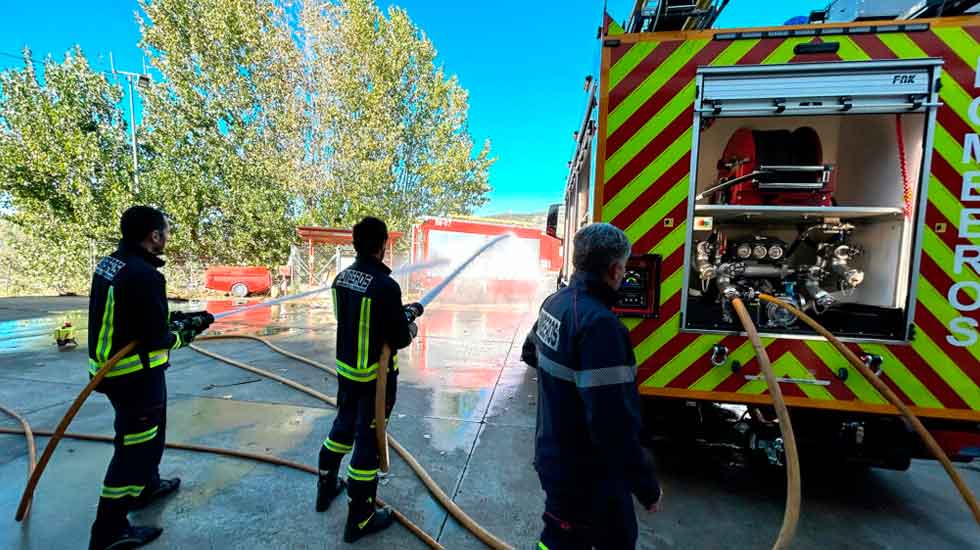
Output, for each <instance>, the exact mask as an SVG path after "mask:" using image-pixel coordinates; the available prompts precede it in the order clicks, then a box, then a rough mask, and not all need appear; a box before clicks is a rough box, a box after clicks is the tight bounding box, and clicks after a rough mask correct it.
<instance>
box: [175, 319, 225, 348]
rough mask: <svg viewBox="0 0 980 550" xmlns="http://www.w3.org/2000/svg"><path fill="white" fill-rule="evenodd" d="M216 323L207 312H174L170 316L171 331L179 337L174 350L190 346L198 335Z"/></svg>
mask: <svg viewBox="0 0 980 550" xmlns="http://www.w3.org/2000/svg"><path fill="white" fill-rule="evenodd" d="M213 322H214V315H211V314H210V313H208V312H207V311H200V312H196V313H190V314H188V313H183V312H179V311H178V312H174V314H173V315H171V316H170V330H171V331H172V332H173V333H174V335H175V336H177V343H175V344H174V349H179V348H182V347H185V346H187V345H189V344H190V343H191V342H193V341H194V338H196V337H197V335H198V334H201V333H202V332H204V331H205V330H207V329H208V327H210V326H211V323H213Z"/></svg>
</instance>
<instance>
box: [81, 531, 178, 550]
mask: <svg viewBox="0 0 980 550" xmlns="http://www.w3.org/2000/svg"><path fill="white" fill-rule="evenodd" d="M161 533H163V529H161V528H159V527H145V526H139V525H127V526H125V527H124V528H122V529H121V530H115V531H114V532H112V533H102V532H99V530H97V529H96V526H95V525H93V526H92V538H91V539H89V543H88V550H122V549H123V548H139V547H140V546H144V545H147V544H149V543H151V542H153V541H155V540H156V539H157V537H159V536H160V534H161Z"/></svg>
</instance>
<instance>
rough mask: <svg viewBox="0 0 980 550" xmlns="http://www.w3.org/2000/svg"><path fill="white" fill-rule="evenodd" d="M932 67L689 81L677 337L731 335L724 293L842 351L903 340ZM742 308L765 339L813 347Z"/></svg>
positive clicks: (895, 65)
mask: <svg viewBox="0 0 980 550" xmlns="http://www.w3.org/2000/svg"><path fill="white" fill-rule="evenodd" d="M938 67H939V64H938V62H937V61H935V60H931V59H918V60H908V61H889V62H876V61H866V62H837V63H820V64H797V65H777V66H768V67H758V66H751V67H724V68H702V69H700V70H699V71H698V75H697V82H698V90H699V93H698V96H697V98H696V102H695V115H694V128H695V129H700V131H699V132H695V133H694V138H693V140H694V144H693V147H692V161H691V173H692V175H695V177H693V178H691V182H690V193H689V201H688V207H689V212H688V219H689V220H692V223H690V224H688V225H689V229H688V235H687V245H686V247H685V260H686V261H685V265H686V267H687V273H688V275H687V278H686V279H687V285H686V286H685V288H684V295H683V298H682V317H681V319H682V329H683V330H688V331H703V332H720V333H735V332H739V331H740V330H741V328H740V325H739V323H738V320H737V319H736V318H735V316H734V313H733V312H732V311H731V310H730V307H729V305H728V302H727V300H724V299H722V298H721V296H720V293H721V292H722V291H723V289H724V288H726V287H728V286H731V285H734V286H735V287H736V288H738V289H739V290H740V291H742V292H743V293H745V292H746V291H747V293H748V294H749V295H751V294H752V293H753V292H763V293H766V294H771V295H774V296H777V297H778V298H780V299H782V300H784V301H787V302H789V303H791V304H793V305H796V306H797V307H800V308H801V309H803V310H804V311H806V312H807V313H808V314H810V315H811V316H813V317H814V318H816V319H817V320H818V321H819V322H821V323H822V324H824V325H825V326H826V327H827V328H828V329H829V330H831V331H832V332H834V333H835V334H838V335H840V336H843V337H847V338H852V339H860V340H885V341H904V340H907V339H908V338H909V333H910V328H909V327H910V325H911V319H912V313H913V312H912V307H911V305H912V304H914V303H915V280H916V278H915V277H914V276H913V274H914V273H916V271H917V269H916V262H917V261H918V260H917V258H918V256H919V249H920V244H919V243H918V242H917V237H918V236H917V235H916V231H915V228H916V227H917V226H918V222H919V220H920V219H921V217H922V216H923V215H924V214H923V210H924V201H922V200H921V199H922V198H923V197H924V196H925V194H924V191H925V189H926V185H927V178H926V177H924V176H923V174H927V173H928V171H927V170H924V164H925V162H926V161H927V160H928V159H929V158H930V153H931V143H932V139H931V138H932V131H933V126H934V122H935V108H936V106H937V98H936V97H935V96H936V93H937V87H936V85H935V82H936V81H937V79H938ZM749 305H750V310H751V312H752V313H753V315H754V317H755V322H756V323H757V324H758V326H759V327H760V330H762V331H764V332H766V333H769V334H771V335H783V336H813V335H814V333H813V332H812V331H811V330H810V329H809V328H807V327H806V326H805V325H803V323H801V322H799V321H798V320H797V319H796V318H795V317H793V316H792V315H790V314H787V313H785V312H784V311H783V310H781V309H779V308H778V307H776V306H772V305H767V304H765V303H758V302H750V304H749Z"/></svg>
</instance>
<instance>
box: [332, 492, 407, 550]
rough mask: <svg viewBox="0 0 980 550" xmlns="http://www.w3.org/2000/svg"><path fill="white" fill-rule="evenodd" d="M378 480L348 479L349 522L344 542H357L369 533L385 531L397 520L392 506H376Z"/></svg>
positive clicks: (345, 529) (345, 528) (345, 530)
mask: <svg viewBox="0 0 980 550" xmlns="http://www.w3.org/2000/svg"><path fill="white" fill-rule="evenodd" d="M377 493H378V480H376V479H375V480H374V481H356V480H353V479H351V480H348V486H347V496H348V497H349V498H348V499H347V501H348V507H349V508H348V511H347V524H346V525H345V526H344V542H348V543H349V542H356V541H358V540H360V539H361V538H363V537H366V536H367V535H370V534H372V533H377V532H378V531H383V530H385V529H387V528H388V527H390V526H391V524H392V523H394V521H395V515H394V514H393V513H392V512H391V508H387V507H385V508H377V507H375V500H376V499H375V496H376V495H377Z"/></svg>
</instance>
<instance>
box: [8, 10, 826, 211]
mask: <svg viewBox="0 0 980 550" xmlns="http://www.w3.org/2000/svg"><path fill="white" fill-rule="evenodd" d="M379 2H380V3H381V4H382V5H383V6H387V5H390V4H398V5H400V6H402V7H403V8H405V9H406V10H407V11H408V13H409V15H410V16H411V17H412V19H413V20H414V21H415V22H416V24H418V25H419V26H420V27H421V28H422V29H424V30H425V32H426V33H427V34H428V35H429V37H430V38H431V39H432V41H433V42H434V43H435V45H436V48H437V49H438V50H439V57H440V60H441V61H442V63H444V64H445V66H446V69H447V70H448V71H449V72H451V73H455V74H457V75H459V78H460V81H461V83H462V85H463V86H464V87H465V88H467V89H468V90H469V92H470V131H471V133H472V134H473V138H474V140H475V141H476V143H477V144H481V143H482V142H483V140H484V139H486V138H489V139H490V140H491V143H492V147H493V153H494V155H495V156H497V157H498V160H497V163H496V164H495V165H494V166H493V168H492V169H491V173H490V184H491V185H492V187H493V191H492V192H491V194H490V202H489V203H488V204H487V205H486V206H485V207H483V208H482V209H481V211H480V212H479V213H480V214H484V215H486V214H495V213H501V212H536V211H542V210H544V209H545V208H546V206H547V205H548V204H550V203H552V202H557V201H559V200H561V197H562V193H563V189H564V182H565V175H566V171H567V168H566V163H567V161H568V159H569V158H571V156H572V153H573V149H574V144H573V141H572V133H573V132H574V131H575V130H576V129H577V128H578V125H579V124H580V123H581V119H582V116H583V109H584V107H585V101H586V97H585V94H584V92H583V88H582V86H583V83H584V78H585V75H587V74H590V73H593V72H594V70H595V69H594V67H596V66H598V55H599V54H598V51H599V48H598V43H597V41H596V40H595V35H596V28H597V27H598V25H599V24H600V21H601V13H602V4H603V2H602V0H536V1H527V0H524V1H520V2H519V1H515V0H499V1H497V2H437V1H435V0H397V1H395V2H391V1H389V0H379ZM826 4H827V0H785V1H779V2H774V1H771V0H732V1H731V3H730V4H729V6H728V8H727V9H726V11H725V12H724V13H723V14H722V16H721V18H720V19H719V20H718V23H717V24H716V27H729V28H730V27H746V26H763V25H778V24H781V23H783V22H784V21H786V20H787V19H789V18H790V17H792V16H794V15H804V14H807V13H809V10H811V9H817V8H821V7H823V6H825V5H826ZM632 5H633V1H632V0H608V6H609V11H610V13H612V14H613V16H614V17H615V18H616V19H617V20H620V21H621V20H623V19H625V18H626V17H627V16H628V13H629V10H630V8H631V7H632ZM135 10H136V2H135V1H129V0H88V1H85V2H78V1H77V0H74V1H65V0H48V1H46V2H12V1H11V2H4V6H3V11H2V13H3V17H2V18H0V69H3V68H7V67H17V66H20V65H22V63H21V62H20V61H19V52H20V50H21V48H22V47H24V46H25V45H27V46H30V48H31V49H32V50H33V52H34V58H35V59H41V58H43V57H44V56H46V55H48V54H50V55H53V56H55V57H56V58H60V56H61V55H62V54H63V53H64V52H65V51H66V50H68V49H69V48H71V47H72V46H73V45H75V44H78V45H80V46H81V47H82V50H83V51H84V52H85V54H86V55H87V56H88V58H89V60H90V62H91V63H92V64H93V65H94V66H95V67H96V68H99V69H105V70H108V68H109V52H110V51H111V52H112V53H113V58H114V60H115V63H116V67H117V68H119V69H124V70H133V71H138V70H140V68H141V67H142V53H141V52H140V51H139V49H138V48H137V42H138V40H139V30H138V28H137V26H136V22H135V18H134V15H133V13H134V11H135ZM8 54H13V57H10V56H9V55H8ZM127 101H128V99H127ZM124 105H125V107H127V108H128V104H127V103H125V102H124ZM137 112H138V109H137Z"/></svg>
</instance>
